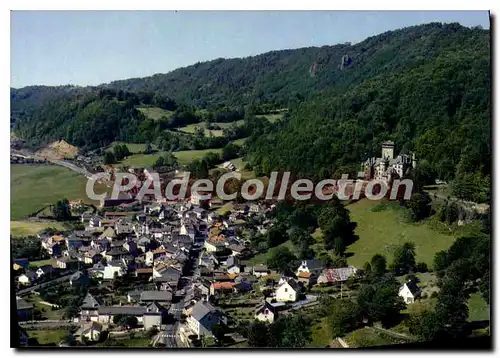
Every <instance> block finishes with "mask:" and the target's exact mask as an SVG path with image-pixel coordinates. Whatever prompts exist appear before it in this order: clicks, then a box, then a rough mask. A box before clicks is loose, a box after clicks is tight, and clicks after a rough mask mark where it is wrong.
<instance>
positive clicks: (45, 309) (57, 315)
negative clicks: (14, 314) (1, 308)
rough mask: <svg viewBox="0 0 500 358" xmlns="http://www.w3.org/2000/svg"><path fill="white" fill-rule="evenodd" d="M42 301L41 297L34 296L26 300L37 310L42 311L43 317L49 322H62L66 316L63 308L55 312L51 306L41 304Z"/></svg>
mask: <svg viewBox="0 0 500 358" xmlns="http://www.w3.org/2000/svg"><path fill="white" fill-rule="evenodd" d="M40 301H41V299H40V296H37V295H34V294H33V295H31V296H30V297H29V298H27V299H26V302H29V303H32V304H33V305H34V306H35V308H37V309H39V310H41V311H42V315H43V317H45V318H47V319H48V320H61V319H62V318H63V314H64V309H63V308H61V309H58V310H55V309H54V310H53V309H52V307H51V306H49V305H44V304H43V303H40Z"/></svg>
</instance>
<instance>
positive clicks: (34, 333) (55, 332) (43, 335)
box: [27, 329, 69, 345]
mask: <svg viewBox="0 0 500 358" xmlns="http://www.w3.org/2000/svg"><path fill="white" fill-rule="evenodd" d="M27 333H28V337H29V338H36V339H37V340H38V343H39V344H44V345H45V344H50V345H52V344H55V345H58V344H59V343H61V341H62V340H63V339H65V338H66V337H67V336H68V334H69V331H68V330H65V329H43V330H27Z"/></svg>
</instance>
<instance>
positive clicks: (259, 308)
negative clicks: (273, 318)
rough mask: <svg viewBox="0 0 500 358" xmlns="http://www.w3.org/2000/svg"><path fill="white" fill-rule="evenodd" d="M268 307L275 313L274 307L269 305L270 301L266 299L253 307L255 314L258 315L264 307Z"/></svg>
mask: <svg viewBox="0 0 500 358" xmlns="http://www.w3.org/2000/svg"><path fill="white" fill-rule="evenodd" d="M266 308H267V309H268V310H269V311H271V312H272V313H273V314H275V313H276V308H275V307H273V305H271V303H269V302H268V301H266V300H264V302H263V303H261V304H259V305H258V306H257V307H256V308H255V315H258V314H259V313H261V312H264V310H265V309H266Z"/></svg>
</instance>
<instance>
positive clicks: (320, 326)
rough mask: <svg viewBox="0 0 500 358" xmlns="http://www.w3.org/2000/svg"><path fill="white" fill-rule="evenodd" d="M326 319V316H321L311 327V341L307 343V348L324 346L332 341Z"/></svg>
mask: <svg viewBox="0 0 500 358" xmlns="http://www.w3.org/2000/svg"><path fill="white" fill-rule="evenodd" d="M327 320H328V318H327V317H323V318H321V319H320V321H319V322H318V323H315V324H313V326H312V327H311V332H312V341H311V343H309V348H313V347H315V348H324V347H326V346H327V345H329V344H330V343H332V340H333V338H332V332H331V330H330V327H329V326H328V322H327Z"/></svg>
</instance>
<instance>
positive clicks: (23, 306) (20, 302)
mask: <svg viewBox="0 0 500 358" xmlns="http://www.w3.org/2000/svg"><path fill="white" fill-rule="evenodd" d="M16 305H17V309H18V310H27V309H30V308H33V304H32V303H28V302H26V301H25V300H23V299H22V298H19V299H17V300H16Z"/></svg>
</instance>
